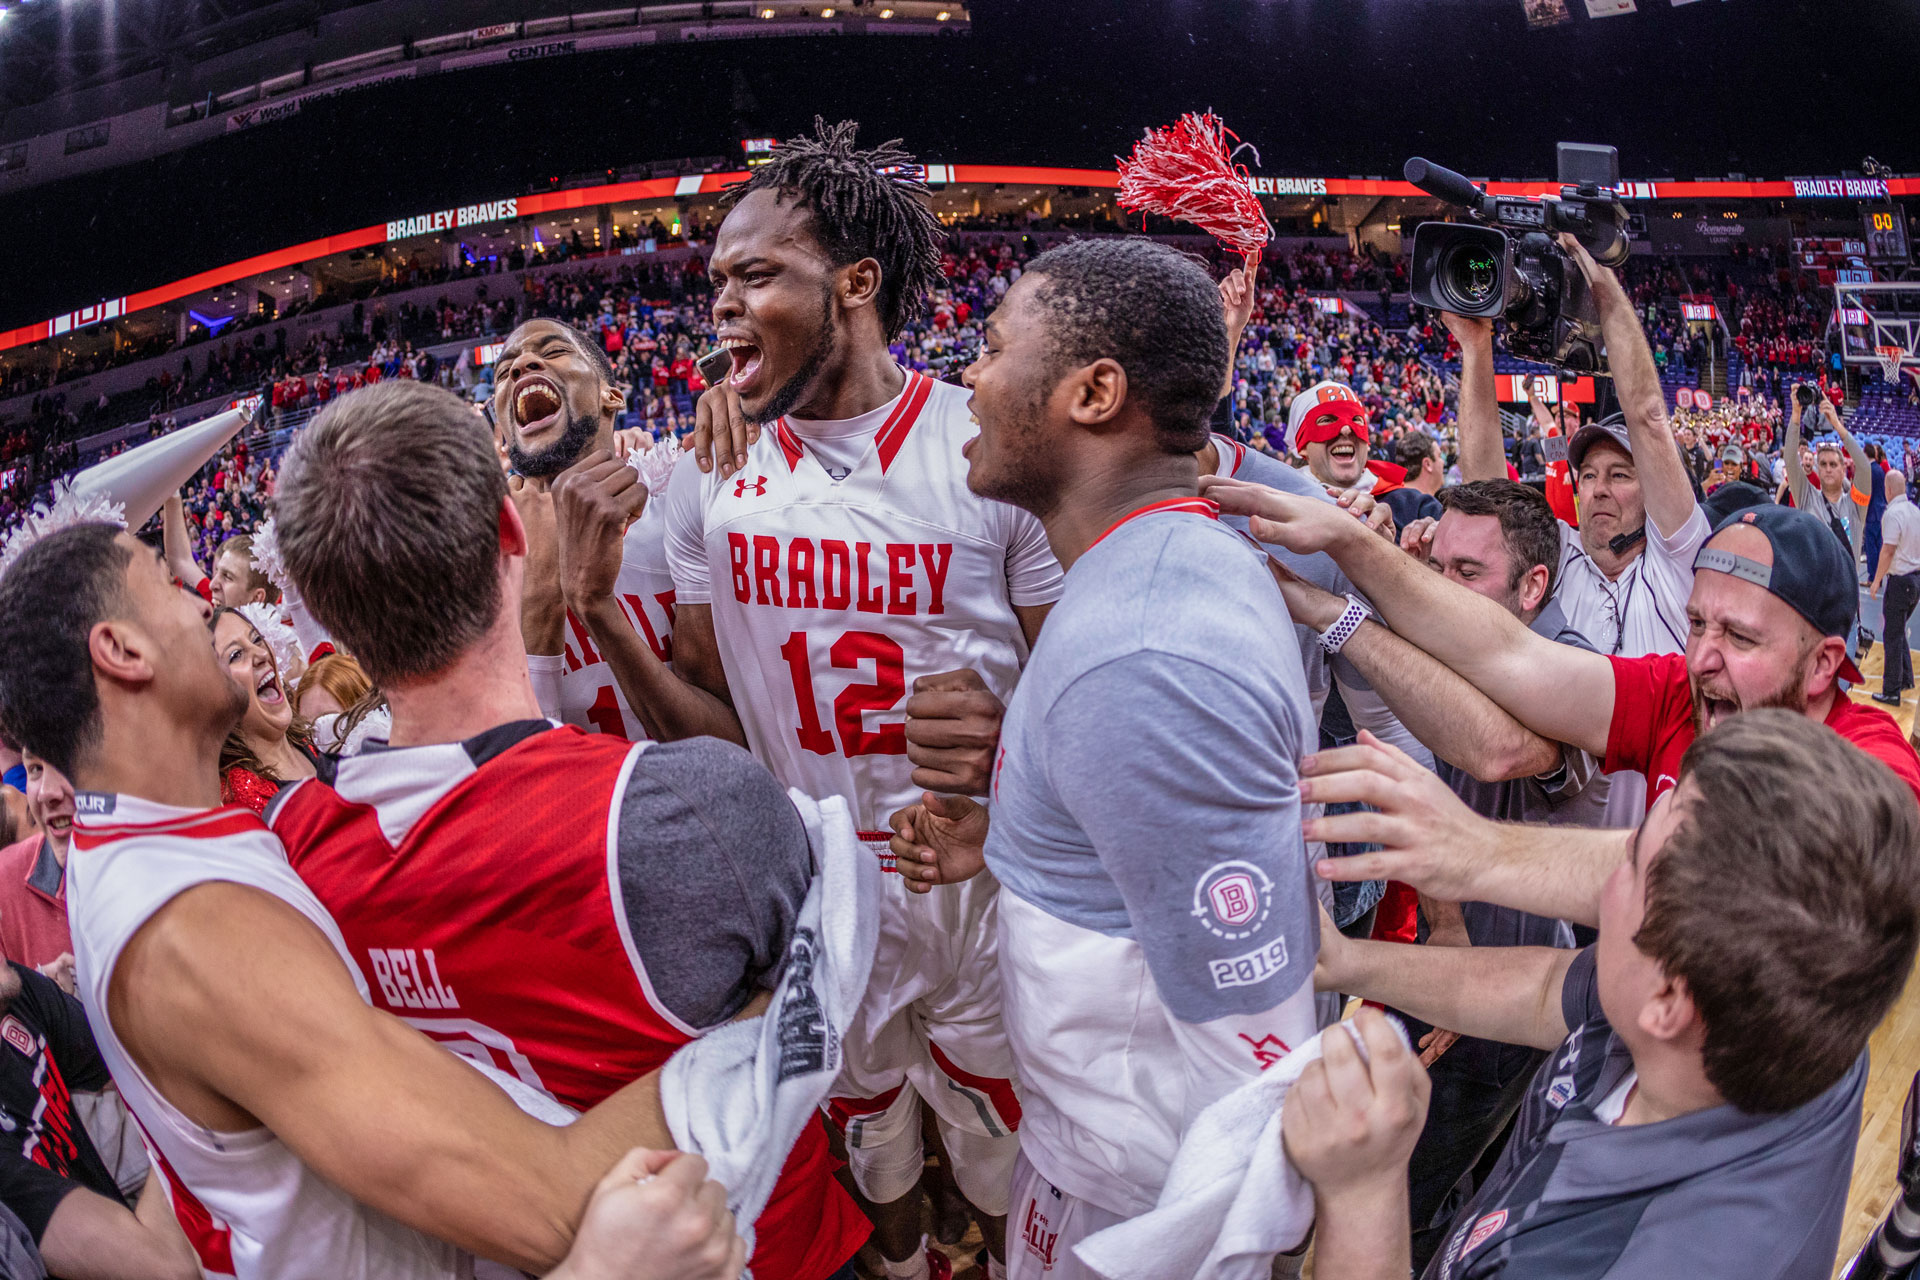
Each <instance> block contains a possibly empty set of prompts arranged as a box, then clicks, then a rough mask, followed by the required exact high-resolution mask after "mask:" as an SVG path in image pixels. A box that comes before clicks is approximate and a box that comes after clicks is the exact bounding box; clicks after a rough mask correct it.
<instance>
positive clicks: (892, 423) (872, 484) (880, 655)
mask: <svg viewBox="0 0 1920 1280" xmlns="http://www.w3.org/2000/svg"><path fill="white" fill-rule="evenodd" d="M967 398H968V397H967V392H966V391H965V390H964V389H962V388H960V387H957V386H953V385H951V384H949V383H943V382H936V381H934V380H933V379H931V378H928V377H927V376H926V375H924V374H920V373H908V374H907V375H906V385H905V387H904V389H903V390H902V391H901V393H900V395H899V396H897V397H896V398H895V399H893V400H892V401H890V402H888V403H887V404H885V405H883V406H881V407H880V408H879V409H876V410H874V411H873V412H872V413H869V414H864V415H862V416H860V417H858V418H852V419H848V420H846V421H844V422H807V421H795V420H791V419H786V418H782V419H781V420H780V421H779V422H778V423H776V424H775V426H774V429H773V430H771V431H766V432H763V433H762V434H761V437H760V439H759V441H758V442H757V443H755V444H754V445H752V446H751V447H750V448H749V450H748V455H747V465H746V467H745V469H744V470H741V471H737V472H735V473H734V474H733V475H732V476H730V477H727V478H725V479H722V478H721V477H720V474H719V472H718V470H715V471H713V472H711V473H708V474H704V475H703V474H702V473H701V472H700V471H698V470H697V469H696V468H695V467H694V465H693V460H692V458H691V457H687V458H683V459H682V460H681V462H680V468H679V470H678V471H677V472H676V473H675V475H674V479H673V484H672V486H671V487H670V488H669V489H668V492H667V503H666V506H667V560H668V563H669V564H670V565H671V566H672V569H673V578H674V584H675V589H676V592H677V595H678V599H679V601H680V602H681V603H682V604H710V605H711V606H712V609H713V627H714V634H715V636H716V638H717V640H718V643H719V647H720V657H721V661H722V662H723V664H724V665H725V668H726V673H727V684H728V687H729V688H730V690H731V691H732V694H733V706H734V710H735V711H736V712H737V713H738V714H739V716H740V722H741V724H742V725H743V726H744V728H745V729H746V734H747V741H748V744H749V745H750V746H751V747H752V748H753V751H754V754H755V755H757V756H759V757H760V759H761V760H762V761H764V762H765V763H766V764H767V766H768V767H769V768H770V769H772V770H773V773H774V776H776V777H777V778H779V779H780V781H781V782H783V783H785V784H787V785H788V786H791V787H798V788H800V789H801V790H802V791H805V792H807V793H808V794H810V795H815V796H830V795H837V796H844V797H846V799H847V800H848V802H849V803H850V804H851V805H852V806H853V811H854V820H855V822H857V823H858V824H859V825H860V827H861V829H862V830H863V831H865V832H884V831H885V830H886V828H887V819H888V817H889V816H890V815H891V814H892V813H893V811H894V810H896V809H898V808H900V807H901V806H903V805H907V804H911V803H913V802H915V801H917V800H918V799H919V795H920V792H919V788H917V787H915V786H914V785H913V782H912V780H911V777H910V775H911V773H912V771H913V768H912V765H910V764H909V763H908V761H907V756H906V751H907V742H906V727H905V717H904V713H903V712H902V710H901V706H902V703H904V702H905V700H906V696H907V693H908V691H909V690H910V689H911V688H912V687H913V682H914V681H915V680H917V679H918V678H920V677H921V676H926V675H933V674H936V673H939V672H946V671H955V670H959V669H961V668H971V669H973V670H975V671H977V672H979V673H980V675H981V677H982V678H983V679H984V680H985V681H986V684H987V687H988V688H989V689H991V690H993V692H994V694H995V695H996V696H997V697H999V698H1000V699H1001V701H1003V702H1004V701H1006V700H1007V699H1008V698H1010V697H1011V696H1012V694H1013V686H1014V683H1015V681H1016V680H1017V679H1018V678H1019V675H1020V668H1021V666H1022V664H1024V663H1025V662H1026V658H1027V642H1026V638H1025V636H1024V635H1023V634H1022V632H1021V629H1020V619H1019V618H1018V616H1017V615H1016V614H1015V613H1014V611H1013V606H1014V605H1022V606H1025V605H1040V604H1050V603H1052V602H1053V601H1054V600H1056V599H1058V598H1059V594H1060V586H1061V574H1060V566H1059V562H1058V561H1056V560H1055V559H1054V556H1053V551H1052V549H1051V548H1050V547H1049V546H1048V545H1047V540H1046V532H1045V530H1043V529H1042V528H1041V526H1040V522H1039V521H1038V520H1036V519H1034V518H1033V517H1032V516H1031V515H1029V514H1027V513H1026V512H1024V511H1021V510H1019V509H1017V508H1015V507H1010V506H1007V505H1005V504H1002V503H997V502H989V501H987V500H986V499H984V498H980V497H978V496H976V495H975V494H974V493H973V492H972V491H971V490H969V489H968V488H967V462H966V459H965V458H964V457H963V456H962V455H961V452H960V448H961V446H962V445H963V444H965V443H966V442H967V441H968V440H970V439H972V438H973V437H974V436H975V435H977V434H979V427H978V426H977V425H976V424H975V423H974V422H973V418H972V414H971V413H970V412H969V411H968V409H967Z"/></svg>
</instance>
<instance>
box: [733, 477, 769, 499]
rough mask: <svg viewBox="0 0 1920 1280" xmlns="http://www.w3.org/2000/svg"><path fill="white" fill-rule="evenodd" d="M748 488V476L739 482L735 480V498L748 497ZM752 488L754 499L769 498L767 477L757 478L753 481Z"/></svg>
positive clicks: (741, 478)
mask: <svg viewBox="0 0 1920 1280" xmlns="http://www.w3.org/2000/svg"><path fill="white" fill-rule="evenodd" d="M747 488H748V481H747V478H746V476H744V475H743V476H741V477H740V478H739V479H738V480H735V481H734V482H733V496H734V497H736V498H744V497H746V496H747ZM752 488H753V496H754V497H756V498H764V497H766V496H767V478H766V477H765V476H755V477H754V478H753V481H752Z"/></svg>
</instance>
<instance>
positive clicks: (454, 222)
mask: <svg viewBox="0 0 1920 1280" xmlns="http://www.w3.org/2000/svg"><path fill="white" fill-rule="evenodd" d="M519 216H520V201H519V199H518V198H517V197H514V196H508V197H507V198H506V199H505V200H489V201H487V202H486V203H485V204H469V205H462V206H461V207H460V208H458V209H436V210H435V211H434V212H432V213H423V214H421V215H419V216H418V217H414V218H399V219H396V220H395V221H392V222H389V223H388V224H387V239H389V240H405V239H407V238H408V237H409V236H424V235H427V234H428V233H430V232H434V231H447V230H451V229H453V228H455V227H471V226H474V225H475V224H477V223H481V222H504V221H506V220H507V219H508V218H517V217H519Z"/></svg>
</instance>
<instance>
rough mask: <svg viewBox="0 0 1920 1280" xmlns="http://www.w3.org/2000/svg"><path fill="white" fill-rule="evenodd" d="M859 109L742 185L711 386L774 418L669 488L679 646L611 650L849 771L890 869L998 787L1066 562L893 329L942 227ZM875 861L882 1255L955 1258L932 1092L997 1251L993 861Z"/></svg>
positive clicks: (792, 760) (863, 1098)
mask: <svg viewBox="0 0 1920 1280" xmlns="http://www.w3.org/2000/svg"><path fill="white" fill-rule="evenodd" d="M855 129H856V126H855V125H854V124H853V123H851V122H847V123H843V124H839V125H835V126H833V127H831V128H829V127H827V126H826V125H825V124H824V123H821V124H818V125H817V126H816V130H815V133H814V136H812V137H810V138H798V139H795V140H793V141H790V142H787V143H785V144H783V145H782V146H781V147H779V148H778V149H777V150H776V151H775V152H774V158H773V160H772V161H771V162H770V163H768V164H766V165H764V166H762V167H761V168H759V169H757V170H755V171H754V174H753V176H752V178H751V179H750V180H749V181H747V182H746V183H744V184H742V185H740V186H738V187H735V188H734V189H733V190H732V191H731V192H730V193H729V200H730V203H731V204H732V209H731V211H730V212H729V213H728V215H727V218H726V221H725V222H723V223H722V224H721V226H720V232H719V235H718V237H717V239H716V240H715V243H714V250H713V256H712V259H711V260H710V262H709V264H708V270H709V271H710V273H711V275H712V279H713V295H714V298H713V318H714V321H715V325H716V328H717V330H718V338H719V342H720V345H721V346H723V347H725V348H727V349H728V350H729V351H730V352H731V354H732V359H733V371H732V373H731V374H730V375H729V376H728V377H727V378H726V379H725V380H724V382H723V384H722V385H721V386H718V387H716V388H714V389H713V390H711V391H709V392H708V393H707V394H706V397H705V398H704V399H703V405H702V407H703V410H704V411H705V412H706V413H708V414H713V413H715V412H719V413H723V414H727V415H732V414H734V413H738V414H740V415H742V416H744V417H745V418H747V419H749V420H752V421H755V422H758V423H761V424H764V425H765V426H766V427H767V429H766V430H765V431H763V432H761V433H760V434H759V438H758V439H757V440H755V441H753V442H752V443H750V444H747V445H745V446H744V448H743V450H742V455H741V456H740V458H739V459H738V462H739V465H738V467H737V469H736V468H734V467H726V468H721V469H715V470H705V471H703V470H702V469H701V468H700V467H699V466H698V465H697V463H696V462H695V460H694V458H693V457H691V456H684V457H682V458H681V460H680V463H679V466H678V469H677V470H676V471H675V473H674V476H673V481H672V484H671V485H670V486H669V488H668V491H667V495H666V499H665V501H664V503H663V504H662V505H663V506H664V507H665V509H666V523H667V559H668V563H669V564H670V566H671V567H672V570H673V578H674V586H675V589H676V591H677V593H678V606H677V612H676V618H675V630H674V648H673V664H672V667H671V668H669V667H668V666H667V665H666V664H664V663H661V662H659V661H658V660H657V659H649V657H648V655H647V654H646V653H644V652H636V653H634V654H631V655H629V656H631V657H632V658H634V659H636V660H635V661H632V662H626V663H616V664H614V671H615V674H616V675H617V676H618V677H619V679H620V681H621V684H622V687H623V689H624V690H625V692H626V695H627V700H628V702H629V703H630V704H631V705H632V707H633V708H634V710H635V712H636V713H637V714H638V715H639V716H640V718H641V719H642V720H643V721H645V722H646V724H647V727H648V728H649V730H651V731H652V732H653V734H654V736H656V737H658V738H661V739H671V738H680V737H686V736H690V735H694V734H712V735H715V736H718V737H724V738H731V739H732V740H734V741H736V742H742V743H745V744H746V745H747V746H749V747H750V748H751V749H752V750H753V751H754V753H755V754H757V755H758V756H759V757H760V758H761V759H762V760H763V761H765V762H766V764H767V765H768V767H770V768H771V769H772V770H773V772H774V774H775V775H776V776H777V777H778V778H779V779H780V780H781V781H782V782H784V783H786V784H787V785H788V786H792V787H798V788H800V789H801V790H802V791H805V792H807V793H809V794H811V795H815V796H822V797H824V796H833V795H838V796H844V797H845V798H846V799H847V802H848V803H849V805H850V806H851V807H852V810H853V814H854V821H855V823H856V824H857V825H858V826H859V827H860V828H861V830H862V838H863V839H865V840H866V841H867V842H868V844H869V847H870V848H872V850H873V852H874V856H875V857H877V858H879V859H881V862H882V865H883V866H884V867H885V868H886V869H887V870H888V871H891V870H893V857H892V854H891V853H890V852H889V851H888V838H889V833H888V820H889V818H890V816H891V815H892V814H893V813H894V811H896V810H898V809H901V808H904V807H905V806H907V805H909V804H913V803H917V802H921V801H922V798H923V793H937V794H928V795H927V799H926V802H927V803H929V804H932V805H935V806H944V805H945V804H946V803H947V802H946V801H943V800H942V798H941V796H942V795H946V796H951V795H955V794H969V795H983V794H985V792H986V790H987V783H988V774H989V767H990V765H991V763H992V758H993V753H994V749H995V746H996V744H997V743H998V740H999V732H1000V714H1001V710H1002V706H1003V704H1004V702H1005V700H1006V699H1007V697H1008V696H1009V695H1010V694H1011V692H1012V690H1013V685H1014V682H1015V680H1016V679H1018V677H1019V674H1020V669H1021V667H1022V665H1023V664H1024V663H1025V661H1026V658H1027V653H1028V648H1029V646H1030V645H1031V644H1032V642H1033V640H1034V638H1035V637H1036V636H1037V635H1038V634H1039V628H1040V623H1041V620H1042V618H1043V617H1044V616H1045V614H1046V611H1047V609H1048V607H1049V606H1050V605H1051V604H1052V602H1053V601H1054V600H1055V599H1056V598H1057V597H1058V595H1059V591H1060V569H1059V565H1058V563H1057V562H1056V561H1055V560H1054V558H1053V553H1052V552H1051V551H1050V550H1049V549H1048V546H1047V542H1046V536H1045V533H1044V531H1043V530H1042V529H1041V527H1040V523H1039V521H1037V520H1035V519H1034V518H1033V517H1032V516H1030V515H1028V514H1026V513H1025V512H1023V511H1020V510H1018V509H1016V508H1014V507H1010V506H1005V505H1002V504H1000V503H994V502H988V501H985V500H983V499H981V498H978V497H975V496H974V494H973V493H972V492H971V491H970V490H969V489H968V488H967V463H966V458H965V449H966V445H967V442H968V441H969V440H971V439H972V438H973V437H974V435H976V434H977V427H976V425H975V423H974V422H973V418H972V414H971V413H969V412H968V409H967V393H966V392H965V391H964V390H962V389H961V388H959V387H957V386H952V385H949V384H946V383H942V382H936V381H934V380H932V379H930V378H928V377H925V376H924V375H922V374H918V373H912V372H909V371H907V370H904V369H902V368H900V367H899V366H898V365H897V364H895V363H894V361H893V358H892V357H891V355H889V353H888V351H887V343H888V342H889V341H890V340H891V339H892V338H893V336H894V335H895V334H897V333H899V331H900V329H901V327H902V326H903V325H904V324H905V323H906V322H907V320H908V319H910V318H911V317H912V316H914V315H916V314H918V313H919V312H920V311H921V310H922V309H923V308H924V307H925V305H926V301H927V294H928V292H929V290H930V289H931V288H932V287H933V285H934V283H935V281H936V279H937V275H938V272H937V266H936V263H937V261H938V245H939V237H940V234H941V230H940V225H939V223H938V222H937V221H936V220H935V219H934V217H933V215H932V213H931V212H929V211H928V209H927V207H926V205H925V204H924V203H923V199H922V197H923V194H924V192H925V187H924V186H922V185H921V184H919V183H918V182H914V181H911V180H908V179H907V178H905V177H902V176H899V175H900V174H901V173H902V172H903V171H905V172H910V169H908V168H907V167H908V166H911V165H912V163H913V161H912V157H911V156H909V155H907V154H906V153H905V152H904V151H902V150H901V149H900V148H899V146H898V145H897V144H895V143H888V144H886V145H884V146H881V147H876V148H873V149H871V150H859V149H856V147H855V145H854V134H855ZM584 496H585V495H576V497H584ZM610 505H612V506H617V503H610ZM615 523H616V520H615V518H614V515H613V514H612V513H611V512H610V513H609V515H608V517H607V524H608V527H613V526H614V525H615ZM942 811H944V808H943V809H942ZM884 879H885V881H886V886H887V895H886V909H885V913H884V916H883V919H882V924H881V940H880V950H879V953H878V955H877V957H876V959H875V961H874V969H873V975H874V976H873V984H872V987H871V989H870V991H869V993H868V998H867V1002H866V1004H865V1006H864V1007H863V1008H862V1010H861V1012H860V1014H859V1016H858V1018H857V1019H856V1020H855V1024H854V1025H853V1026H852V1027H851V1028H850V1029H849V1030H848V1032H847V1035H846V1042H845V1043H846V1063H845V1069H844V1071H843V1073H842V1075H841V1078H840V1081H839V1083H838V1084H837V1085H836V1086H835V1089H834V1094H835V1097H834V1099H833V1102H832V1107H831V1114H832V1117H833V1119H834V1121H835V1123H836V1124H837V1125H838V1126H839V1128H840V1129H841V1130H842V1131H843V1132H844V1133H845V1135H846V1141H847V1148H848V1159H849V1163H850V1165H851V1167H852V1171H853V1177H854V1182H855V1184H856V1185H857V1186H858V1188H859V1189H860V1191H861V1193H862V1194H863V1195H864V1196H865V1197H866V1199H867V1200H868V1201H869V1202H870V1203H871V1205H872V1210H871V1212H872V1213H873V1216H874V1219H875V1226H876V1231H875V1235H874V1240H875V1243H876V1245H877V1246H878V1248H879V1250H880V1252H881V1254H882V1255H883V1257H884V1258H885V1259H886V1261H887V1267H888V1274H889V1275H890V1276H897V1277H902V1278H905V1277H925V1276H927V1275H928V1274H929V1268H930V1267H931V1268H934V1269H937V1270H940V1271H941V1272H942V1273H943V1274H944V1269H945V1267H946V1265H947V1264H946V1260H945V1258H944V1257H943V1256H941V1255H939V1254H937V1253H933V1254H932V1255H931V1257H930V1256H929V1253H928V1251H927V1250H926V1249H925V1245H924V1242H923V1240H922V1238H921V1235H920V1230H919V1226H918V1222H919V1201H918V1197H917V1196H916V1195H915V1194H914V1193H915V1190H916V1187H917V1184H918V1182H919V1178H920V1170H921V1165H922V1162H923V1156H922V1150H921V1137H920V1121H919V1110H920V1100H921V1099H924V1100H926V1102H927V1103H928V1104H929V1105H930V1106H931V1107H932V1108H933V1110H934V1112H935V1117H936V1119H937V1120H938V1122H939V1127H940V1130H941V1134H942V1137H943V1139H944V1142H945V1145H946V1149H947V1154H948V1157H949V1161H950V1163H951V1165H952V1167H953V1172H954V1177H955V1181H956V1182H958V1184H959V1186H960V1189H961V1191H962V1192H963V1193H964V1194H965V1195H966V1197H967V1199H968V1200H969V1201H970V1202H971V1203H972V1205H973V1207H974V1208H975V1210H977V1211H978V1212H979V1214H981V1215H982V1216H983V1218H984V1219H985V1220H984V1221H983V1223H982V1226H983V1228H985V1230H986V1234H987V1239H988V1249H989V1254H990V1256H991V1263H990V1267H991V1269H992V1270H993V1272H994V1273H995V1274H998V1272H999V1270H1000V1268H1001V1264H1002V1260H1003V1259H1004V1256H1005V1255H1004V1245H1003V1237H1004V1229H1005V1222H1004V1215H1005V1213H1006V1204H1007V1194H1008V1184H1009V1179H1010V1174H1011V1169H1012V1165H1013V1159H1014V1156H1015V1155H1016V1153H1017V1147H1018V1143H1017V1140H1016V1137H1015V1133H1014V1130H1015V1128H1016V1126H1017V1125H1018V1123H1019V1118H1020V1106H1019V1102H1018V1101H1017V1099H1016V1096H1015V1093H1014V1089H1013V1085H1012V1081H1011V1076H1012V1074H1013V1071H1012V1058H1011V1055H1010V1053H1009V1050H1008V1047H1007V1043H1006V1038H1005V1034H1004V1032H1003V1030H1002V1027H1001V1019H1000V987H999V975H998V971H997V967H996V957H995V950H994V948H995V939H996V933H997V925H996V920H997V917H996V914H995V893H996V891H997V886H996V885H994V884H993V883H992V882H991V881H990V880H989V881H987V882H986V883H984V884H982V883H981V882H979V881H974V882H970V883H968V884H965V885H954V886H942V887H938V888H935V889H934V890H933V892H931V893H929V894H926V895H924V896H922V895H919V894H915V893H910V892H909V891H908V889H907V886H906V884H905V882H904V881H903V880H902V879H901V877H899V876H897V875H888V876H886V877H884Z"/></svg>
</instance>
